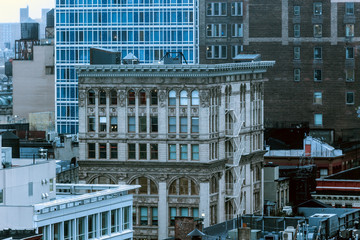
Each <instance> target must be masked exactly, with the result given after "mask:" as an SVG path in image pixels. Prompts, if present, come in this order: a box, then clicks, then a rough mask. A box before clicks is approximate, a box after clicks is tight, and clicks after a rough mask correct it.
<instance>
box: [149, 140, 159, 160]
mask: <svg viewBox="0 0 360 240" xmlns="http://www.w3.org/2000/svg"><path fill="white" fill-rule="evenodd" d="M158 159H159V145H158V144H154V143H151V144H150V160H158Z"/></svg>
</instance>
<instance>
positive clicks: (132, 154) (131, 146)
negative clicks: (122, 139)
mask: <svg viewBox="0 0 360 240" xmlns="http://www.w3.org/2000/svg"><path fill="white" fill-rule="evenodd" d="M128 159H136V147H135V143H128Z"/></svg>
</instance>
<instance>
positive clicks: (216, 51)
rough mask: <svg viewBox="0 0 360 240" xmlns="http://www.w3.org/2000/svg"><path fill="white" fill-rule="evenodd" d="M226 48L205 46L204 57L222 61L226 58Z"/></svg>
mask: <svg viewBox="0 0 360 240" xmlns="http://www.w3.org/2000/svg"><path fill="white" fill-rule="evenodd" d="M226 52H227V46H217V45H216V46H214V45H211V46H207V47H206V56H207V58H210V59H223V58H226V56H227V53H226Z"/></svg>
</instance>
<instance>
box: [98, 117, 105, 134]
mask: <svg viewBox="0 0 360 240" xmlns="http://www.w3.org/2000/svg"><path fill="white" fill-rule="evenodd" d="M99 131H100V132H106V117H99Z"/></svg>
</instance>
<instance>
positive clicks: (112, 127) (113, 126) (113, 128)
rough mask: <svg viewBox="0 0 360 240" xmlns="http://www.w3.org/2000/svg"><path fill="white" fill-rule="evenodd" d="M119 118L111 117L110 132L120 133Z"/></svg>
mask: <svg viewBox="0 0 360 240" xmlns="http://www.w3.org/2000/svg"><path fill="white" fill-rule="evenodd" d="M114 119H115V120H116V121H115V122H114V121H113V120H114ZM117 120H118V117H117V116H110V132H117V131H118V126H117V124H118V121H117Z"/></svg>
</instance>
